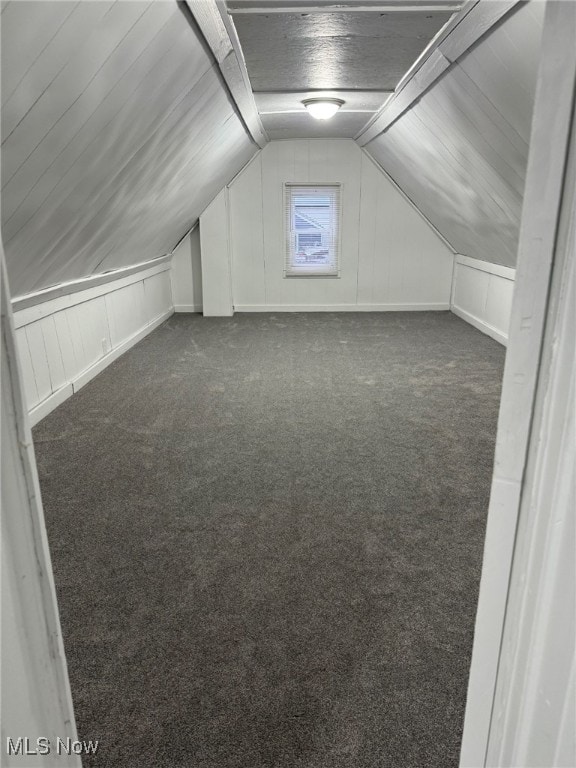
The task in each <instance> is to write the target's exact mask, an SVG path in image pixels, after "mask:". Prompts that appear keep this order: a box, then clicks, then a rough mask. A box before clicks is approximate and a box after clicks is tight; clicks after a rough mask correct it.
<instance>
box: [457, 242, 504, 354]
mask: <svg viewBox="0 0 576 768" xmlns="http://www.w3.org/2000/svg"><path fill="white" fill-rule="evenodd" d="M515 274H516V270H515V269H512V268H511V267H501V266H499V265H498V264H491V263H490V262H487V261H480V260H479V259H471V258H469V257H467V256H456V261H455V264H454V282H453V286H452V304H451V309H452V311H453V312H454V313H455V314H457V315H458V316H459V317H461V318H462V319H463V320H466V321H467V322H469V323H471V324H472V325H473V326H475V327H476V328H478V329H479V330H481V331H483V332H484V333H486V334H488V336H491V337H492V338H493V339H496V341H499V342H501V343H502V344H506V343H507V341H508V326H509V325H510V312H511V311H512V296H513V293H514V278H515Z"/></svg>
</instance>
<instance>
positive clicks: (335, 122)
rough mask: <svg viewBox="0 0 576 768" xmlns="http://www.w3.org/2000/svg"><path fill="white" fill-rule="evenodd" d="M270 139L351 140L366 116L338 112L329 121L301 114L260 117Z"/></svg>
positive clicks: (305, 113)
mask: <svg viewBox="0 0 576 768" xmlns="http://www.w3.org/2000/svg"><path fill="white" fill-rule="evenodd" d="M261 118H262V123H263V125H264V129H265V130H266V133H267V134H268V137H269V138H270V139H309V138H312V139H314V138H319V139H321V138H330V139H351V138H353V137H354V136H355V135H356V134H357V133H358V131H359V130H360V129H361V128H362V126H363V125H364V123H365V122H366V119H367V116H366V114H365V113H362V112H338V113H337V114H336V115H335V116H334V117H333V118H331V119H330V120H315V119H314V118H313V117H312V116H311V115H309V114H308V113H307V112H306V111H305V110H303V111H302V112H292V113H279V114H267V115H261Z"/></svg>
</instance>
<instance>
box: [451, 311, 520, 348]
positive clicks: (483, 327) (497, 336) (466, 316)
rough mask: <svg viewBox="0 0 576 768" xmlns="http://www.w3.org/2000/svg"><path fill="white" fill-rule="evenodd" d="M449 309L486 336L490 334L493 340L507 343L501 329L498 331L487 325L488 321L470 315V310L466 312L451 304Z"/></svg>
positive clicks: (506, 337) (505, 344) (506, 338)
mask: <svg viewBox="0 0 576 768" xmlns="http://www.w3.org/2000/svg"><path fill="white" fill-rule="evenodd" d="M450 310H451V311H452V312H453V313H454V314H455V315H458V317H460V318H461V319H462V320H465V321H466V322H467V323H470V325H473V326H474V327H475V328H477V329H478V330H479V331H482V333H485V334H486V335H487V336H490V337H491V338H493V339H494V340H495V341H499V342H500V344H503V345H504V346H507V344H508V335H507V334H505V333H502V331H499V330H498V329H497V328H494V327H493V326H492V325H489V324H488V323H486V322H484V320H480V318H478V317H475V316H474V315H471V314H470V312H466V311H465V310H464V309H460V308H459V307H455V306H452V307H451V308H450Z"/></svg>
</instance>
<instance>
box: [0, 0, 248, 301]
mask: <svg viewBox="0 0 576 768" xmlns="http://www.w3.org/2000/svg"><path fill="white" fill-rule="evenodd" d="M1 25H2V41H1V42H2V239H3V243H4V248H5V251H6V260H7V266H8V275H9V280H10V287H11V291H12V294H13V295H19V294H22V293H27V292H30V291H33V290H36V289H40V288H44V287H46V286H49V285H54V284H57V283H60V282H63V281H69V280H74V279H76V278H80V277H84V276H86V275H90V274H92V273H97V272H105V271H107V270H110V269H113V268H116V267H122V266H126V265H129V264H136V263H140V262H144V261H146V260H148V259H152V258H154V257H157V256H160V255H162V254H165V253H169V252H170V251H171V250H172V248H173V247H174V245H175V244H176V242H177V241H178V240H179V239H180V237H182V236H183V235H184V233H185V232H186V230H187V229H189V228H190V226H191V224H192V223H193V222H194V220H195V219H197V218H198V216H199V214H200V213H201V212H202V210H203V209H204V208H205V207H206V205H207V204H208V203H209V202H210V200H211V199H212V198H213V197H214V196H215V195H216V193H217V192H218V191H219V190H220V189H221V188H222V186H223V185H225V184H226V183H227V182H228V181H230V179H231V177H232V176H233V175H234V174H235V173H237V172H238V171H239V170H240V169H241V168H242V167H243V166H244V165H245V164H246V162H247V161H248V160H249V159H250V158H251V157H252V155H253V154H254V153H255V152H256V151H257V149H258V147H257V146H256V145H255V144H254V142H253V141H252V140H251V137H250V136H249V134H248V132H247V131H246V128H245V126H244V124H243V122H242V120H241V119H240V118H239V116H238V113H237V110H236V109H235V105H234V103H233V101H232V99H231V98H230V96H229V93H228V91H227V89H226V88H225V87H224V85H223V82H222V76H221V73H220V70H219V68H218V66H217V64H216V62H215V61H214V59H213V57H212V54H211V51H210V50H209V48H208V46H207V45H206V43H205V42H204V39H203V37H202V35H201V34H200V32H199V31H198V28H197V26H196V24H195V22H194V20H193V19H192V18H191V17H190V14H189V12H188V9H187V8H186V7H185V6H182V5H181V4H177V3H176V2H162V1H160V2H143V1H141V0H136V1H134V2H108V1H106V0H99V1H98V2H84V1H83V0H81V1H80V2H67V1H65V0H64V1H56V2H53V1H52V0H40V1H39V2H35V1H34V0H32V1H30V2H14V1H13V2H9V3H5V4H4V5H3V6H2V16H1Z"/></svg>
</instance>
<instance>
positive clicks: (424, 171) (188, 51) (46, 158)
mask: <svg viewBox="0 0 576 768" xmlns="http://www.w3.org/2000/svg"><path fill="white" fill-rule="evenodd" d="M459 9H460V10H459ZM542 16H543V3H540V2H539V1H538V0H530V1H529V2H527V3H526V2H521V3H517V2H514V0H467V2H466V3H465V4H464V6H463V7H461V3H460V2H455V1H453V0H339V2H337V3H334V0H227V2H226V0H187V2H186V3H185V2H176V0H133V1H131V2H123V1H122V0H116V2H112V1H111V0H99V1H98V2H90V1H87V0H79V1H78V2H68V0H29V1H28V2H19V1H17V0H12V2H5V3H3V5H2V15H1V33H2V40H1V42H2V48H1V52H2V239H3V244H4V248H5V251H6V259H7V266H8V273H9V279H10V283H11V290H12V294H13V295H20V294H23V293H27V292H30V291H34V290H38V289H42V288H45V287H47V286H50V285H54V284H58V283H61V282H65V281H70V280H74V279H77V278H81V277H85V276H87V275H90V274H94V273H100V272H104V271H107V270H111V269H115V268H117V267H122V266H128V265H132V264H137V263H141V262H144V261H147V260H149V259H153V258H155V257H158V256H161V255H163V254H165V253H169V252H170V251H171V250H172V248H173V247H174V245H175V244H176V243H177V242H178V240H179V239H180V238H181V237H182V236H183V234H184V233H185V232H186V231H187V230H188V229H189V228H190V227H191V226H192V225H193V224H194V222H195V221H196V220H197V218H198V216H199V214H200V213H201V212H202V211H203V209H204V208H205V207H206V206H207V205H208V203H209V202H210V201H211V200H212V199H213V197H214V196H215V195H216V194H217V192H218V191H219V190H220V189H221V188H222V187H223V186H224V185H226V184H227V183H229V182H230V180H231V179H232V178H233V177H234V175H235V174H236V173H237V172H238V171H239V170H240V169H241V168H242V167H243V166H244V165H245V164H246V162H247V161H248V160H249V159H250V158H251V157H252V156H253V155H254V154H255V153H256V152H257V151H258V148H259V147H262V146H264V145H265V144H266V142H267V141H268V140H270V139H289V138H298V137H306V138H310V137H312V138H315V137H316V138H328V137H350V138H355V139H356V140H357V142H358V143H359V144H360V145H361V146H364V147H365V150H366V151H367V152H368V153H369V154H370V155H371V156H372V157H373V158H374V159H375V160H376V161H377V162H378V163H379V164H380V166H381V167H382V168H383V170H384V171H386V172H387V173H388V174H389V175H390V176H391V177H392V178H393V179H394V181H396V182H397V184H398V185H399V186H400V187H401V189H402V190H403V191H404V192H405V193H406V194H407V195H408V196H409V197H410V198H411V199H412V201H413V202H414V204H415V205H416V206H417V207H418V208H419V209H420V210H421V212H422V213H423V214H424V215H425V216H426V217H427V218H428V219H429V221H430V222H431V223H432V224H433V225H434V226H435V227H436V228H437V229H438V230H439V232H440V233H441V234H442V235H443V236H444V237H445V238H446V239H447V240H448V242H449V243H450V244H451V245H452V246H453V248H454V249H455V250H457V251H459V252H461V253H464V254H466V255H469V256H473V257H475V258H483V259H486V260H491V261H495V262H498V263H502V264H509V265H513V264H514V261H515V253H516V243H517V235H518V226H519V219H520V209H521V203H522V193H523V185H524V174H525V168H526V161H527V155H528V143H529V135H530V120H531V112H532V103H533V98H534V88H535V82H536V72H537V65H538V60H539V36H540V30H541V26H542ZM415 60H416V62H415ZM407 71H409V72H408V75H406V74H405V73H406V72H407ZM391 91H394V93H393V94H391ZM321 94H326V95H331V96H338V97H340V98H341V99H343V101H344V102H345V103H344V106H343V107H342V109H341V110H340V112H339V113H337V115H336V116H335V117H334V118H333V119H332V120H330V121H326V122H324V121H316V120H314V119H313V118H312V117H311V116H310V115H309V114H308V113H307V112H306V111H305V109H304V107H303V105H302V103H301V102H302V100H303V99H304V98H306V97H309V96H318V95H321Z"/></svg>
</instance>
